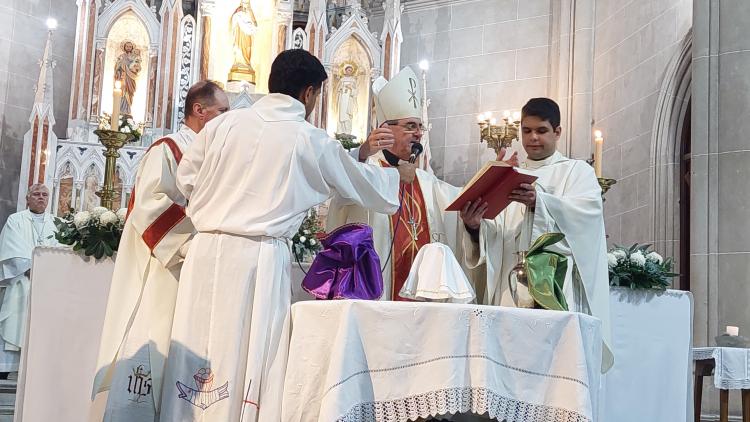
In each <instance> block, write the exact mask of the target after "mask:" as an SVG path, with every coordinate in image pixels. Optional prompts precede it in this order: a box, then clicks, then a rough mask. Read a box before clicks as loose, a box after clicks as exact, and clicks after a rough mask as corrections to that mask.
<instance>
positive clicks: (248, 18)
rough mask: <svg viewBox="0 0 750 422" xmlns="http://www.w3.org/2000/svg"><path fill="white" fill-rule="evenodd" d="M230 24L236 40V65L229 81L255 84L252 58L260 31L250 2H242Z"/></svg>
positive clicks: (244, 0) (242, 0) (234, 48)
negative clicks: (256, 33)
mask: <svg viewBox="0 0 750 422" xmlns="http://www.w3.org/2000/svg"><path fill="white" fill-rule="evenodd" d="M230 24H231V27H232V38H233V40H234V43H233V45H232V51H233V53H234V64H232V69H231V70H230V71H229V77H228V79H229V80H230V81H240V80H244V81H248V82H250V83H255V70H253V67H252V66H251V65H250V58H251V57H252V51H253V36H254V35H255V32H256V31H257V30H258V23H257V22H256V20H255V15H254V14H253V9H252V8H251V7H250V0H241V2H240V7H238V8H237V9H236V10H235V11H234V13H233V14H232V19H231V22H230Z"/></svg>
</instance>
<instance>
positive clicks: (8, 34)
mask: <svg viewBox="0 0 750 422" xmlns="http://www.w3.org/2000/svg"><path fill="white" fill-rule="evenodd" d="M76 11H77V8H76V3H75V1H74V0H64V1H63V0H23V1H18V0H15V1H14V0H0V28H2V29H0V116H2V121H0V226H2V225H4V224H5V220H6V219H7V217H8V215H10V214H12V213H14V212H16V201H17V195H18V178H19V173H20V171H21V150H22V146H23V135H24V134H25V133H26V131H28V130H29V115H30V114H31V106H32V103H33V100H34V88H35V86H36V82H37V78H38V76H39V61H40V60H41V59H42V55H43V52H44V43H45V41H46V34H47V27H46V24H45V22H46V19H47V18H48V17H54V18H55V19H57V21H58V29H57V30H56V31H55V33H54V35H53V43H52V58H53V59H54V60H56V62H57V67H56V68H55V90H54V101H55V118H56V120H57V123H56V124H55V133H56V134H57V136H58V137H64V136H65V132H66V124H67V116H68V105H69V99H70V80H71V73H72V68H73V63H72V58H73V54H72V52H73V50H74V48H75V42H74V40H75V28H76Z"/></svg>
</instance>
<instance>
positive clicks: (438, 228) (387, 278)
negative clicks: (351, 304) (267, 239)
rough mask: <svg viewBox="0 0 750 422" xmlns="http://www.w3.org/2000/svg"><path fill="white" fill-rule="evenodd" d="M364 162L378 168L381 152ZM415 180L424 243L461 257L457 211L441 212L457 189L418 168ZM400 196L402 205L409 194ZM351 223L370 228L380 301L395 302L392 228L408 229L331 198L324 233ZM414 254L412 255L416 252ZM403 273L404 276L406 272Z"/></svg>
mask: <svg viewBox="0 0 750 422" xmlns="http://www.w3.org/2000/svg"><path fill="white" fill-rule="evenodd" d="M351 155H352V156H354V157H356V156H358V155H359V149H354V150H352V152H351ZM368 162H369V163H372V164H375V165H382V163H384V162H385V160H384V158H383V155H382V153H378V154H375V155H374V156H372V157H370V159H368ZM417 181H418V183H419V191H421V194H422V198H421V199H422V200H423V201H420V202H423V204H424V207H425V209H426V214H427V215H426V216H422V218H425V217H426V223H427V227H428V228H429V239H428V241H427V242H440V243H444V244H446V245H448V247H450V248H451V250H452V251H453V253H454V255H456V256H457V257H461V256H463V254H464V252H463V243H464V242H462V238H463V236H464V235H465V233H464V229H463V222H461V219H460V218H459V215H458V213H457V212H454V211H444V210H445V208H446V207H447V206H448V205H449V204H450V203H451V202H453V200H454V199H455V198H456V197H457V196H458V194H459V193H460V191H461V188H457V187H455V186H452V185H450V184H448V183H446V182H444V181H442V180H440V179H438V178H437V177H435V175H433V174H431V173H428V172H426V171H424V170H422V169H417ZM402 193H403V194H404V195H401V197H400V199H401V201H402V202H406V200H408V196H409V193H410V191H409V190H407V191H406V192H402ZM402 207H406V208H409V207H408V204H407V205H403V204H402ZM351 223H364V224H368V225H370V226H371V227H372V229H373V230H372V231H373V240H374V244H375V251H376V252H377V253H378V256H379V257H380V265H381V266H382V268H381V269H382V270H383V271H382V272H383V284H384V286H383V292H384V294H383V298H382V299H383V300H397V299H398V297H397V295H398V291H396V292H395V295H394V293H393V290H394V289H393V274H394V271H393V268H392V264H393V261H394V254H396V253H399V252H400V251H398V250H396V249H394V248H392V244H393V229H394V227H395V228H396V230H399V231H402V230H403V231H407V232H408V231H409V230H410V227H409V226H408V224H407V222H403V224H399V225H394V224H393V223H392V219H391V217H390V216H389V215H386V214H383V213H379V212H378V211H377V210H372V209H366V208H363V207H361V206H357V205H347V204H346V198H342V197H340V196H338V195H336V196H334V197H333V199H332V200H331V204H330V206H329V209H328V219H327V221H326V231H328V232H330V231H332V230H334V229H336V228H337V227H340V226H342V225H344V224H351ZM392 249H393V250H392ZM415 252H416V251H415ZM414 255H416V253H415V254H414ZM464 270H465V271H466V273H467V276H468V277H469V280H472V279H473V276H472V275H473V273H474V272H473V271H471V270H470V269H468V268H467V267H465V266H464ZM406 274H407V275H408V269H407V272H406ZM403 278H404V279H403V280H399V281H397V284H398V285H402V284H403V283H404V282H405V281H406V277H405V276H404V277H403Z"/></svg>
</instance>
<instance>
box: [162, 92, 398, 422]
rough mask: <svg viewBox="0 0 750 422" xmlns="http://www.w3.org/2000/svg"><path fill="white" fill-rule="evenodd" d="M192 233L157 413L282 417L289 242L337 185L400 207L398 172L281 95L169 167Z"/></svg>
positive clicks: (215, 123) (221, 125) (353, 198)
mask: <svg viewBox="0 0 750 422" xmlns="http://www.w3.org/2000/svg"><path fill="white" fill-rule="evenodd" d="M177 184H178V186H179V188H180V190H181V191H182V192H183V193H184V194H185V197H187V198H188V200H189V203H188V207H187V213H188V216H189V217H190V218H191V219H192V221H193V224H194V225H195V227H196V229H197V230H198V234H197V235H196V236H195V238H194V239H193V240H192V242H191V244H190V249H189V251H188V254H187V257H186V259H185V264H184V266H183V270H182V274H181V277H180V288H179V291H178V297H177V306H176V309H175V319H174V325H173V328H172V343H171V347H170V350H169V359H168V361H167V374H166V379H165V383H164V385H165V386H169V388H168V389H165V391H164V394H163V404H162V420H169V421H193V420H200V421H202V422H208V421H217V422H219V421H220V422H227V421H258V420H259V421H263V422H278V421H279V420H281V397H282V392H283V391H282V390H283V383H284V373H285V368H286V358H287V350H288V346H289V328H290V327H289V307H290V296H291V287H290V278H289V274H290V264H291V262H290V256H291V254H290V249H289V243H288V239H289V238H291V237H292V235H293V234H294V233H295V232H296V231H297V229H298V228H299V225H300V224H301V222H302V220H303V219H304V217H305V215H306V213H307V211H308V209H309V208H310V207H312V206H314V205H317V204H319V203H321V202H323V201H325V200H326V199H327V198H328V197H329V196H331V195H332V194H333V193H334V192H338V193H339V194H340V196H341V197H342V198H346V199H347V200H348V201H349V202H351V203H356V204H359V205H361V206H364V207H369V208H373V209H375V210H378V211H379V212H384V213H388V212H395V211H396V209H397V206H398V199H397V187H398V173H397V172H396V170H382V169H379V168H376V167H374V166H369V165H364V164H361V163H358V162H356V161H355V160H354V159H353V158H352V157H350V156H349V155H348V154H347V152H346V151H345V150H344V149H343V148H342V147H341V144H340V143H339V142H337V141H336V140H334V139H331V138H330V137H328V135H326V133H325V132H323V131H322V130H320V129H317V128H315V127H314V126H312V125H311V124H309V123H308V122H306V121H305V108H304V106H303V104H302V103H300V102H299V101H297V100H295V99H293V98H291V97H289V96H286V95H282V94H270V95H268V96H266V97H263V98H262V99H260V100H259V101H258V102H256V103H255V104H254V105H253V106H252V107H250V108H247V109H240V110H234V111H230V112H228V113H225V114H224V115H222V116H220V117H218V118H216V119H214V120H212V121H211V122H210V123H209V124H208V125H206V127H205V128H204V129H203V131H201V133H200V134H198V137H197V139H196V141H195V143H194V144H193V145H192V146H191V147H190V149H188V152H187V154H185V157H184V158H183V161H182V163H180V166H179V169H178V172H177Z"/></svg>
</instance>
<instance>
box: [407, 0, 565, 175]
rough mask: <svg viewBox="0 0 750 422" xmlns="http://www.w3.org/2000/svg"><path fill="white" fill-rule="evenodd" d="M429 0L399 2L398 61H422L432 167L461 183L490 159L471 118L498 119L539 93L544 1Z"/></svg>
mask: <svg viewBox="0 0 750 422" xmlns="http://www.w3.org/2000/svg"><path fill="white" fill-rule="evenodd" d="M413 3H417V2H412V4H413ZM429 3H430V2H419V6H412V5H411V4H410V2H407V3H406V9H405V13H404V15H403V17H402V21H401V22H402V31H403V35H404V43H403V44H402V49H401V64H402V66H405V65H412V66H413V68H414V70H415V71H416V72H419V69H418V66H417V65H416V64H417V63H418V62H419V61H420V60H422V59H426V60H429V61H430V70H429V72H428V78H427V90H428V92H427V95H428V97H429V98H431V100H432V105H431V107H430V119H431V120H430V122H431V123H432V131H431V132H430V145H431V152H432V155H433V159H432V166H433V168H434V169H435V172H436V173H437V174H438V175H439V176H440V177H442V178H444V180H446V181H448V182H449V183H452V184H455V185H463V184H464V183H465V182H466V181H467V180H468V179H470V178H471V177H472V176H473V175H474V173H476V171H477V169H478V168H479V166H480V165H481V164H482V163H484V162H485V161H486V160H487V159H489V158H492V157H493V153H492V151H491V150H489V149H487V147H486V145H485V144H480V143H479V129H478V126H477V120H476V116H477V115H478V114H479V113H480V112H484V111H491V112H493V114H494V115H495V116H500V115H501V113H502V111H503V110H505V109H515V110H520V108H521V106H523V104H524V103H525V102H526V100H528V98H530V97H534V96H544V95H547V89H548V82H549V75H550V73H549V67H550V66H549V49H550V0H523V1H520V0H480V1H473V2H459V1H457V2H455V3H454V4H449V5H445V6H440V7H435V6H430V5H429ZM433 3H438V2H433ZM425 4H426V5H425ZM442 4H445V3H442Z"/></svg>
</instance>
